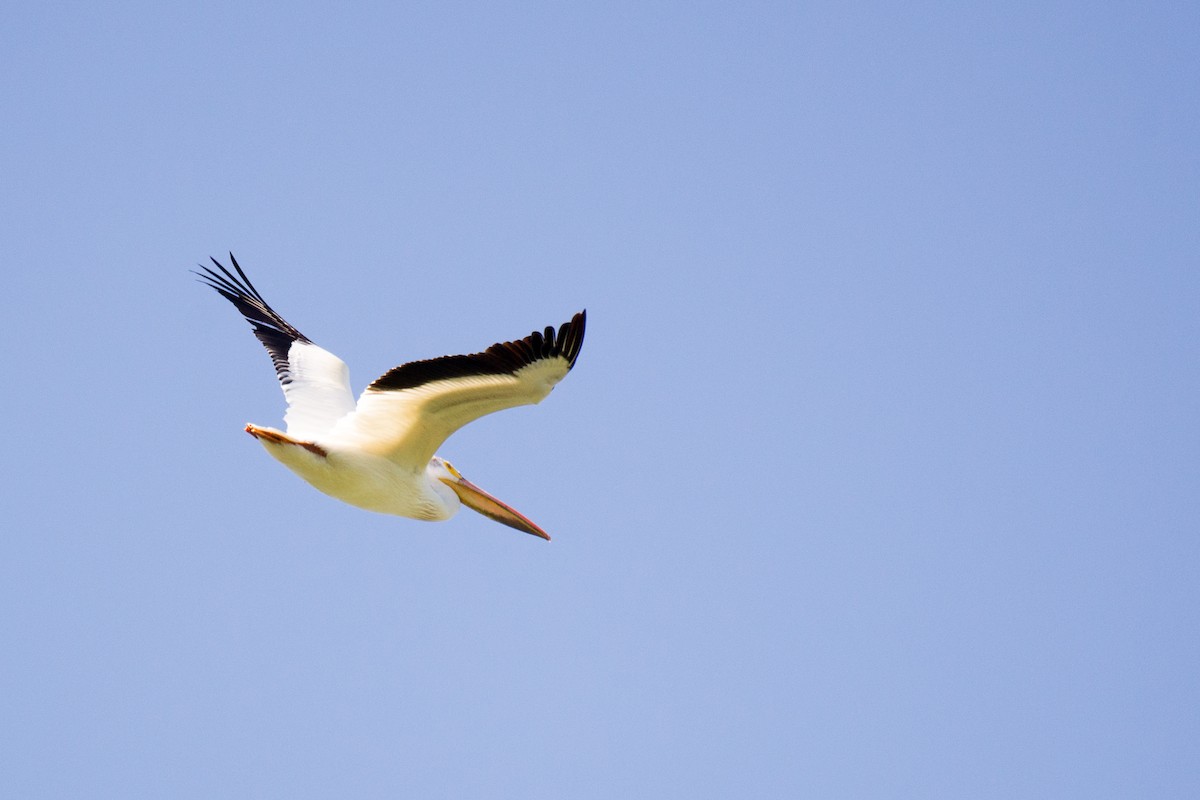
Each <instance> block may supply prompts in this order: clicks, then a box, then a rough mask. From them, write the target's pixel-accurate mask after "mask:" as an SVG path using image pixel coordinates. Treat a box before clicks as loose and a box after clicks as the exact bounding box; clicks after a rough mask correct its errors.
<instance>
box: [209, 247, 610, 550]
mask: <svg viewBox="0 0 1200 800" xmlns="http://www.w3.org/2000/svg"><path fill="white" fill-rule="evenodd" d="M229 259H230V261H232V262H233V268H234V269H235V270H237V276H234V275H233V274H232V273H231V272H230V271H229V270H227V269H225V267H223V266H222V265H221V263H220V262H218V261H217V260H216V259H215V258H214V259H212V262H213V264H214V265H215V266H216V267H217V269H218V270H220V273H217V272H215V271H213V270H211V269H209V268H208V267H205V266H203V265H200V268H201V269H202V270H204V271H203V272H202V273H201V272H197V273H196V274H197V275H199V276H200V279H201V281H202V282H204V283H205V284H206V285H208V286H211V287H212V288H214V289H216V290H217V291H218V292H220V293H221V295H222V296H224V297H225V299H227V300H229V301H230V302H231V303H233V304H234V305H235V306H236V307H237V310H238V311H240V312H241V313H242V316H244V317H245V318H246V321H247V322H249V323H250V324H251V325H253V326H254V335H255V336H257V337H258V340H259V341H260V342H262V343H263V345H264V346H265V347H266V348H267V352H268V353H270V355H271V360H272V361H273V362H275V373H276V375H277V376H278V377H279V383H280V384H282V386H283V395H284V397H285V398H286V400H287V413H286V414H285V415H284V418H283V419H284V422H285V423H287V432H286V433H285V432H284V431H280V430H277V429H275V428H263V427H260V426H258V425H252V424H247V425H246V432H247V433H249V434H250V435H251V436H253V437H254V438H255V439H257V440H258V441H259V442H260V443H261V444H262V446H263V447H265V448H266V450H267V452H268V453H270V454H271V455H272V456H274V457H275V458H277V459H278V460H279V461H282V462H283V464H284V465H285V466H286V467H288V468H289V469H291V470H292V471H293V472H295V473H296V474H297V475H299V476H300V477H301V478H303V479H304V480H306V481H308V482H309V483H311V484H312V485H313V486H315V487H316V488H317V489H319V490H321V491H322V492H324V493H325V494H327V495H330V496H332V497H336V498H337V499H339V500H342V501H344V502H346V503H349V504H350V505H352V506H358V507H359V508H365V509H368V510H370V511H378V512H380V513H383V514H396V515H398V516H401V517H412V518H414V519H426V520H444V519H449V518H450V517H452V516H454V514H455V512H457V511H458V508H459V505H460V504H464V505H466V506H467V507H468V508H471V509H474V510H475V511H478V512H479V513H480V514H483V515H484V516H487V517H491V518H492V519H494V520H496V521H497V522H501V523H503V524H505V525H508V526H509V527H512V528H516V529H517V530H519V531H525V532H526V533H531V534H533V535H534V536H540V537H542V538H543V539H547V540H549V538H550V537H549V536H548V535H547V534H546V532H545V531H543V530H542V529H541V528H539V527H538V526H537V525H535V524H533V523H532V522H531V521H530V520H529V519H528V518H526V517H525V516H523V515H522V514H520V513H518V512H517V511H515V510H514V509H513V508H511V507H509V506H508V505H506V504H504V503H502V502H501V501H499V500H497V499H496V498H495V497H492V496H491V495H490V494H488V493H487V492H485V491H483V490H482V489H480V488H479V487H478V486H476V485H475V484H473V483H471V482H470V481H468V480H467V479H466V478H464V477H463V476H462V475H461V474H460V473H459V471H458V470H457V469H455V468H454V467H453V466H451V464H450V462H448V461H446V460H444V459H441V458H438V457H437V456H436V455H434V451H435V450H436V449H437V448H438V447H439V446H440V445H441V443H442V442H444V441H445V440H446V438H447V437H448V436H449V435H450V434H452V433H454V432H455V431H456V430H458V429H459V428H461V427H462V426H463V425H466V424H467V423H468V422H471V421H472V420H474V419H478V418H479V417H482V416H483V415H484V414H490V413H492V412H493V411H500V410H501V409H504V408H512V407H513V406H520V405H528V404H530V403H538V402H540V401H541V400H542V398H544V397H545V396H546V395H548V394H550V390H551V389H553V388H554V385H555V384H556V383H558V382H559V381H560V380H562V379H563V378H564V377H565V376H566V374H567V372H569V371H570V369H571V367H573V366H574V365H575V359H576V358H578V357H579V348H580V347H581V346H582V345H583V329H584V323H585V321H586V318H587V317H586V312H584V311H580V312H579V313H578V314H576V315H575V316H574V317H573V318H572V319H571V321H570V322H567V323H564V324H563V325H562V326H561V327H560V328H559V329H558V332H557V333H556V332H555V330H554V328H546V330H545V331H544V332H542V333H539V332H537V331H534V332H533V333H531V334H529V335H528V336H526V337H525V338H524V339H520V340H518V341H515V342H502V343H500V344H494V345H492V346H491V347H489V348H488V349H487V350H485V351H484V352H482V353H474V354H472V355H465V356H442V357H441V358H433V359H429V360H428V361H412V362H409V363H408V364H404V365H403V366H399V367H396V368H395V369H392V370H389V371H388V372H386V373H384V374H383V375H382V376H380V377H379V378H377V379H376V380H375V382H374V383H372V384H371V385H370V386H368V387H367V388H366V389H365V390H364V391H363V393H362V395H361V396H360V397H359V398H358V403H357V404H355V402H354V396H353V395H352V394H351V392H350V371H349V370H348V369H347V368H346V364H345V363H344V362H343V361H342V360H341V359H340V358H338V357H337V356H335V355H333V354H332V353H330V352H329V351H327V350H324V349H322V348H320V347H318V346H317V345H315V344H313V343H312V341H311V340H310V339H309V338H308V337H307V336H305V335H304V334H302V333H300V331H298V330H296V329H295V328H294V327H292V326H291V325H290V324H288V323H287V321H285V320H284V318H283V317H281V316H279V314H277V313H276V312H275V310H274V309H273V308H271V307H270V306H269V305H267V301H266V300H264V299H263V298H262V295H260V294H259V293H258V290H257V289H255V288H254V284H252V283H250V279H249V278H247V277H246V273H244V272H242V268H241V267H240V266H238V263H237V260H236V259H234V257H233V254H232V253H230V254H229Z"/></svg>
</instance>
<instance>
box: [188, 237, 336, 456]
mask: <svg viewBox="0 0 1200 800" xmlns="http://www.w3.org/2000/svg"><path fill="white" fill-rule="evenodd" d="M229 260H230V261H232V262H233V268H234V269H235V270H237V276H234V275H233V274H232V273H231V272H230V271H229V270H227V269H225V267H223V266H221V263H220V262H219V261H217V260H216V259H215V258H214V259H212V262H213V264H214V265H216V267H217V269H219V270H220V271H221V272H220V273H219V274H218V273H217V272H214V271H213V270H211V269H209V268H208V267H205V266H201V267H200V268H201V269H202V270H204V272H203V273H200V272H197V273H196V274H197V275H199V276H200V279H201V281H203V282H204V283H205V284H207V285H208V286H211V287H212V288H214V289H216V290H217V291H218V292H220V293H221V296H223V297H224V298H225V299H226V300H228V301H229V302H231V303H233V304H234V305H235V306H236V307H237V310H238V311H240V312H242V316H243V317H245V318H246V321H247V322H249V323H250V324H251V325H253V326H254V335H255V336H257V337H258V340H259V341H260V342H262V343H263V346H264V347H266V348H267V352H268V353H269V354H270V355H271V361H273V362H274V363H275V374H276V375H277V376H278V377H279V383H280V385H281V386H282V387H283V396H284V397H285V398H286V399H287V404H288V409H287V413H286V414H285V415H284V417H283V419H284V422H286V423H287V432H288V434H289V435H290V436H293V437H295V438H297V439H307V440H312V439H315V438H320V437H321V436H323V435H324V434H326V433H328V432H329V429H330V428H332V427H333V424H334V423H335V422H337V421H338V420H339V419H341V418H342V417H344V416H346V415H347V414H349V413H350V412H351V411H353V410H354V395H353V394H351V392H350V370H349V369H347V368H346V364H345V363H344V362H343V361H342V360H341V359H340V358H338V357H337V356H335V355H334V354H333V353H330V352H329V351H328V350H325V349H323V348H321V347H318V346H317V345H315V344H313V343H312V342H311V341H310V340H309V338H308V337H307V336H305V335H304V334H302V333H301V332H300V331H298V330H296V329H295V328H293V327H292V326H291V325H289V324H288V322H287V320H285V319H284V318H283V317H281V316H279V314H277V313H275V309H273V308H271V307H270V306H269V305H267V301H266V300H263V298H262V295H260V294H259V293H258V290H257V289H255V288H254V284H252V283H250V279H249V278H247V277H246V273H244V272H242V268H241V267H240V266H238V263H237V259H235V258H234V257H233V253H230V254H229Z"/></svg>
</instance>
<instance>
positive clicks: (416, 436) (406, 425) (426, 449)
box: [326, 311, 587, 471]
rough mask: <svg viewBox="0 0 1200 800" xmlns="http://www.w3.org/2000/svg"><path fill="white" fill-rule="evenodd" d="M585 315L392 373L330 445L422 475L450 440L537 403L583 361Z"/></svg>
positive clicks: (343, 423)
mask: <svg viewBox="0 0 1200 800" xmlns="http://www.w3.org/2000/svg"><path fill="white" fill-rule="evenodd" d="M586 320H587V313H586V312H584V311H581V312H579V313H578V314H576V315H575V316H574V317H573V318H572V319H571V321H570V322H566V323H563V325H562V326H561V327H559V329H558V331H557V332H556V331H555V330H554V328H546V330H545V331H544V332H542V333H539V332H537V331H534V332H533V333H531V334H530V335H529V336H526V337H525V338H524V339H520V340H518V341H515V342H501V343H499V344H494V345H492V346H491V347H489V348H488V349H487V350H485V351H484V352H482V353H474V354H472V355H465V356H443V357H441V358H434V359H430V360H428V361H414V362H412V363H409V364H404V365H403V366H399V367H396V368H395V369H393V370H390V371H389V372H387V373H386V374H384V375H383V376H381V377H380V378H379V379H378V380H376V381H375V382H374V383H372V384H371V385H370V386H368V387H367V388H366V390H365V391H364V392H363V393H362V396H361V397H360V398H359V399H358V408H357V409H356V410H355V411H354V413H353V414H350V415H349V416H347V417H345V418H344V419H342V420H341V421H339V422H338V424H337V425H336V426H334V429H333V430H332V431H330V434H329V436H328V437H326V441H328V442H329V443H330V444H333V445H335V446H336V445H338V444H344V445H348V446H352V447H355V448H358V449H361V450H365V451H367V452H371V453H375V454H376V455H381V456H385V457H387V458H390V459H391V460H392V461H394V462H396V463H397V464H400V465H403V466H407V467H410V468H412V469H413V470H417V471H420V470H423V469H425V466H426V465H427V464H428V463H429V459H430V458H432V457H433V454H434V451H436V450H437V448H438V447H439V446H441V444H442V442H444V441H445V440H446V438H447V437H448V436H450V434H452V433H454V432H455V431H456V430H458V429H459V428H461V427H462V426H463V425H466V424H467V423H468V422H471V421H472V420H475V419H478V418H479V417H482V416H484V415H485V414H491V413H492V412H494V411H500V410H502V409H505V408H512V407H514V406H522V405H529V404H531V403H538V402H540V401H541V400H542V399H543V398H544V397H545V396H546V395H548V394H550V390H551V389H553V388H554V385H555V384H556V383H558V382H559V381H560V380H562V379H563V378H564V377H566V374H567V373H568V372H569V371H570V370H571V367H573V366H574V365H575V359H577V358H578V357H579V349H580V347H582V346H583V331H584V325H585V322H586Z"/></svg>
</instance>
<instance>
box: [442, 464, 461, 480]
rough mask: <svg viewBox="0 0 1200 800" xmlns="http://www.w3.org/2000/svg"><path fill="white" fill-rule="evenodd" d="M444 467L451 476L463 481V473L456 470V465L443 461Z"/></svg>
mask: <svg viewBox="0 0 1200 800" xmlns="http://www.w3.org/2000/svg"><path fill="white" fill-rule="evenodd" d="M442 465H443V466H445V467H446V471H447V472H449V473H450V474H451V475H453V476H454V477H456V478H459V479H461V478H462V473H461V472H459V471H458V470H456V469H455V468H454V465H453V464H451V463H450V462H449V461H445V460H443V461H442Z"/></svg>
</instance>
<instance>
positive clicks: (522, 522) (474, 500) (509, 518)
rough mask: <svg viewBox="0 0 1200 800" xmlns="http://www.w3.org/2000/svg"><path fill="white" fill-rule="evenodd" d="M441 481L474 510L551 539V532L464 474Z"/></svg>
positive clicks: (503, 522)
mask: <svg viewBox="0 0 1200 800" xmlns="http://www.w3.org/2000/svg"><path fill="white" fill-rule="evenodd" d="M455 472H457V470H455ZM441 481H442V483H444V484H446V485H447V486H449V487H450V488H451V489H453V490H454V493H455V494H457V495H458V499H459V500H462V503H463V505H464V506H466V507H467V508H469V509H471V510H472V511H478V512H479V513H480V514H483V515H484V516H485V517H487V518H489V519H494V520H495V521H496V522H499V523H500V524H501V525H507V526H508V527H510V528H516V529H517V530H519V531H524V532H525V533H531V534H533V535H534V536H540V537H541V538H543V539H545V540H546V541H547V542H548V541H550V534H548V533H546V532H545V531H544V530H542V529H541V528H539V527H538V526H537V525H535V524H534V523H533V521H532V520H530V519H529V517H526V516H525V515H524V514H522V513H521V512H520V511H517V510H516V509H515V508H513V507H512V506H510V505H508V504H507V503H505V502H503V501H502V500H499V499H497V498H495V497H493V496H492V495H490V494H488V493H487V492H485V491H484V490H483V489H480V488H479V487H478V486H476V485H475V484H473V483H471V482H470V481H469V480H467V479H466V478H464V477H463V476H462V475H455V476H454V479H453V480H447V479H446V478H442V479H441Z"/></svg>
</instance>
